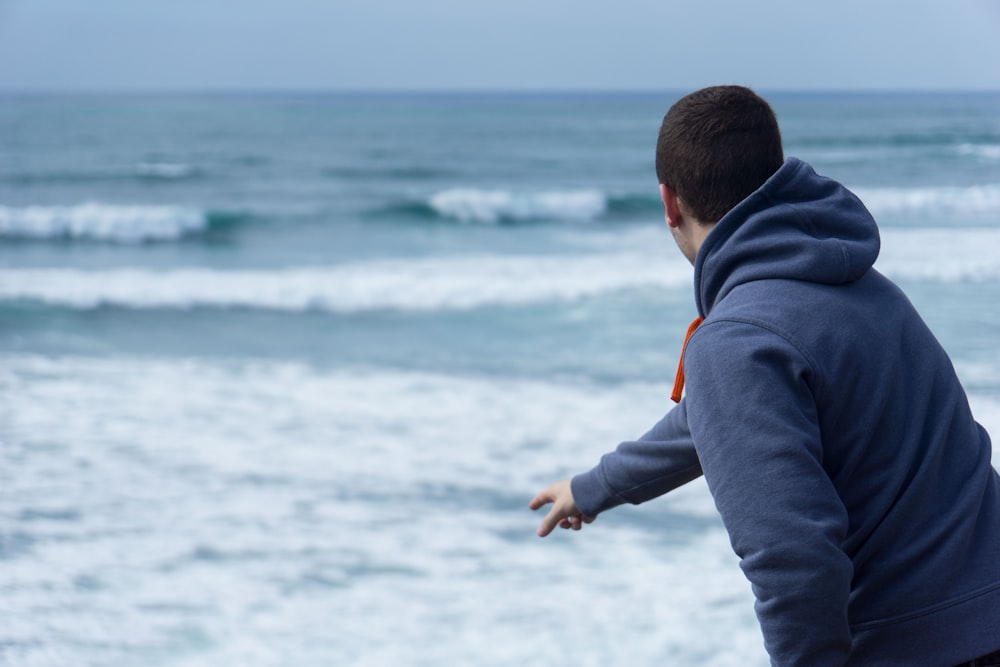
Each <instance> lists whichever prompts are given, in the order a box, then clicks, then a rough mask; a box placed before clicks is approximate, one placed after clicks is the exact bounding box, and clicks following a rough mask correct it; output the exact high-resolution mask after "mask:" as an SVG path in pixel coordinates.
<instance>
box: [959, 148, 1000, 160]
mask: <svg viewBox="0 0 1000 667" xmlns="http://www.w3.org/2000/svg"><path fill="white" fill-rule="evenodd" d="M958 152H959V153H960V154H961V155H971V156H973V157H977V158H979V159H981V160H983V161H988V162H994V161H997V160H1000V144H962V145H960V146H959V147H958Z"/></svg>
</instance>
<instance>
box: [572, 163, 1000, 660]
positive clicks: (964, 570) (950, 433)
mask: <svg viewBox="0 0 1000 667" xmlns="http://www.w3.org/2000/svg"><path fill="white" fill-rule="evenodd" d="M878 251H879V236H878V229H877V227H876V225H875V221H874V220H873V219H872V217H871V215H870V214H869V212H868V211H867V210H866V209H865V207H864V205H863V204H862V203H861V202H860V201H859V200H858V199H857V198H856V197H855V196H854V195H853V194H851V193H850V192H849V191H848V190H847V189H846V188H844V187H843V186H841V185H840V184H838V183H837V182H835V181H833V180H830V179H827V178H823V177H820V176H818V175H817V174H816V173H815V172H814V171H813V170H812V168H811V167H809V165H807V164H805V163H804V162H801V161H799V160H796V159H794V158H790V159H789V160H787V161H786V162H785V164H784V165H783V166H782V167H781V168H780V169H779V170H778V171H777V172H776V173H775V174H774V175H773V176H772V177H771V178H770V179H768V181H767V182H766V183H764V184H763V185H762V186H761V187H760V188H759V189H758V190H757V191H756V192H754V193H753V194H751V195H750V196H749V197H748V198H747V199H745V200H744V201H742V202H741V203H740V204H739V205H737V206H736V207H735V208H733V209H732V210H731V211H730V212H729V213H727V214H726V215H725V216H724V217H723V218H722V219H721V220H720V221H719V222H718V223H717V224H716V225H715V227H714V228H713V229H712V231H711V232H710V233H709V235H708V236H707V238H706V239H705V242H704V243H703V245H702V247H701V248H700V249H699V252H698V255H697V257H696V260H695V273H694V287H695V299H696V302H697V306H698V311H699V315H700V316H701V317H702V318H704V321H703V323H702V324H701V325H700V326H698V328H697V329H696V330H695V331H694V332H693V334H692V335H691V336H690V340H689V341H688V343H687V344H686V346H685V351H684V354H683V360H682V363H683V369H684V376H685V377H686V382H687V387H686V396H685V397H684V398H683V399H682V400H681V402H680V403H679V404H678V405H677V406H676V407H675V408H674V409H673V410H671V411H670V412H669V413H668V414H667V415H666V416H665V417H664V418H663V420H661V421H660V423H658V424H657V425H656V426H654V427H653V429H652V430H650V432H649V433H647V434H645V435H644V436H642V437H641V438H639V439H638V440H636V441H631V442H624V443H622V444H621V445H619V447H618V449H616V450H615V451H614V452H612V453H610V454H607V455H605V456H604V457H603V458H602V459H601V462H600V463H599V464H598V465H597V466H596V467H595V468H594V469H593V470H591V471H589V472H587V473H584V474H582V475H578V476H577V477H575V478H573V481H572V490H573V495H574V499H575V501H576V504H577V507H578V508H579V509H580V511H581V512H582V513H583V514H584V515H587V516H596V515H597V514H598V513H600V512H601V511H604V510H606V509H609V508H611V507H614V506H616V505H618V504H621V503H625V502H629V503H639V502H643V501H645V500H648V499H650V498H653V497H656V496H658V495H661V494H663V493H665V492H667V491H669V490H671V489H673V488H675V487H677V486H679V485H681V484H684V483H686V482H688V481H690V480H692V479H694V478H696V477H698V476H699V475H701V474H704V476H705V479H706V481H707V483H708V487H709V490H710V491H711V493H712V496H713V498H714V500H715V504H716V507H717V508H718V511H719V513H720V515H721V516H722V520H723V523H724V524H725V527H726V529H727V531H728V533H729V536H730V541H731V544H732V547H733V550H734V551H735V552H736V554H737V555H738V556H739V557H740V566H741V568H742V569H743V571H744V573H745V575H746V576H747V578H748V579H749V580H750V583H751V587H752V589H753V593H754V596H755V597H756V604H755V610H756V612H757V617H758V619H759V621H760V625H761V630H762V632H763V635H764V644H765V647H766V649H767V651H768V653H769V655H770V656H771V661H772V664H774V665H810V666H821V665H880V666H882V665H901V666H902V665H906V666H913V665H928V666H933V665H941V666H942V667H947V666H948V665H953V664H956V663H959V662H962V661H966V660H971V659H973V658H975V657H977V656H979V655H982V654H985V653H988V652H990V651H992V650H995V649H997V648H1000V476H998V475H997V472H996V471H995V470H994V469H993V468H992V466H991V464H990V456H991V445H990V440H989V436H988V435H987V433H986V431H985V430H984V429H983V428H982V427H981V426H980V425H979V424H977V423H976V422H975V421H974V419H973V417H972V414H971V411H970V409H969V405H968V402H967V399H966V396H965V393H964V391H963V389H962V387H961V385H960V383H959V381H958V378H957V376H956V375H955V372H954V369H953V367H952V364H951V361H950V360H949V358H948V356H947V354H946V353H945V351H944V350H943V349H942V348H941V346H940V344H939V343H938V342H937V341H936V340H935V338H934V336H933V335H932V334H931V332H930V330H929V329H928V328H927V326H926V325H925V324H924V322H923V321H922V320H921V318H920V317H919V315H918V314H917V313H916V311H915V310H914V308H913V306H912V305H911V304H910V302H909V301H908V300H907V298H906V297H905V296H904V295H903V293H902V292H901V291H900V290H899V289H898V288H897V287H896V286H895V285H894V284H893V283H892V282H890V281H889V280H888V279H886V278H885V277H884V276H882V275H881V274H879V273H878V272H877V271H876V270H875V269H873V268H872V265H873V263H874V261H875V258H876V257H877V256H878Z"/></svg>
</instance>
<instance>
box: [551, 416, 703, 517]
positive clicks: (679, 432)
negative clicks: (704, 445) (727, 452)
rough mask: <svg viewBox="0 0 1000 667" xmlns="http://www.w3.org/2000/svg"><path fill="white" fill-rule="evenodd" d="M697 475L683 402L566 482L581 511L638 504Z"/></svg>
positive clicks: (590, 512) (587, 512) (595, 512)
mask: <svg viewBox="0 0 1000 667" xmlns="http://www.w3.org/2000/svg"><path fill="white" fill-rule="evenodd" d="M700 476H701V464H700V463H699V461H698V455H697V454H696V453H695V449H694V444H693V443H692V442H691V431H690V430H689V429H688V423H687V410H686V407H685V405H684V401H681V402H680V404H678V405H677V406H675V407H674V408H673V409H672V410H671V411H670V412H668V413H667V414H666V416H665V417H663V419H661V420H660V421H659V422H658V423H657V424H656V425H655V426H654V427H653V428H652V429H650V431H649V432H648V433H646V434H645V435H643V436H642V437H641V438H639V439H638V440H633V441H627V442H623V443H621V444H620V445H618V448H617V449H615V451H613V452H610V453H608V454H605V455H604V456H603V457H602V458H601V461H600V463H598V464H597V465H596V466H595V467H594V468H593V469H592V470H590V471H589V472H585V473H583V474H580V475H577V476H576V477H574V478H573V480H572V482H571V489H572V491H573V499H574V501H575V502H576V506H577V508H579V510H580V511H581V512H582V513H583V514H584V515H585V516H597V515H598V514H600V513H601V512H603V511H604V510H607V509H611V508H612V507H616V506H618V505H621V504H623V503H632V504H634V505H635V504H639V503H642V502H645V501H647V500H650V499H652V498H656V497H657V496H661V495H663V494H664V493H666V492H668V491H671V490H673V489H676V488H677V487H678V486H682V485H684V484H687V483H688V482H690V481H691V480H693V479H696V478H698V477H700Z"/></svg>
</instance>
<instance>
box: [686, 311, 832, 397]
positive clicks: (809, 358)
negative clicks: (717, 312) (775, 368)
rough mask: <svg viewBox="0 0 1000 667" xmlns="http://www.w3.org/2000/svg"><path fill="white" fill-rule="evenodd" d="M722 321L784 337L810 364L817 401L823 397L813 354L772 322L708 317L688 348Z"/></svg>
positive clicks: (694, 334) (692, 336) (695, 333)
mask: <svg viewBox="0 0 1000 667" xmlns="http://www.w3.org/2000/svg"><path fill="white" fill-rule="evenodd" d="M722 322H729V323H732V324H745V325H747V326H752V327H756V328H758V329H763V330H764V331H767V332H769V333H771V334H773V335H775V336H777V337H778V338H780V339H782V340H783V341H785V342H786V343H788V345H790V346H791V347H792V349H794V350H795V351H796V352H798V353H799V354H800V355H801V356H802V358H803V359H804V360H805V361H806V363H807V364H808V365H809V370H810V372H811V373H812V377H813V382H814V384H813V391H814V392H815V396H816V400H817V402H819V400H820V398H821V395H822V393H823V386H822V379H821V377H820V374H819V373H818V372H817V370H816V369H817V368H819V366H818V364H816V362H815V360H814V359H813V358H812V355H810V354H809V353H808V352H807V351H805V350H804V349H802V347H801V346H799V344H798V343H796V342H795V341H794V340H792V338H791V337H790V336H788V335H787V334H785V333H784V332H783V331H780V330H778V329H777V328H775V327H774V326H772V325H770V324H767V323H765V322H758V321H754V320H752V319H749V318H744V317H731V316H722V317H719V318H717V319H715V318H713V319H712V320H711V321H709V320H707V319H706V320H705V322H704V323H703V324H702V325H701V326H699V327H698V328H697V329H695V331H694V333H693V334H691V340H689V341H688V346H687V349H690V347H691V345H690V343H691V341H693V340H694V338H695V336H697V335H698V334H699V333H701V332H702V331H704V330H705V329H706V328H708V327H710V326H711V325H713V324H719V323H722ZM687 349H686V350H685V352H684V356H685V362H686V357H687Z"/></svg>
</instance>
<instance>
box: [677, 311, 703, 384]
mask: <svg viewBox="0 0 1000 667" xmlns="http://www.w3.org/2000/svg"><path fill="white" fill-rule="evenodd" d="M704 321H705V320H704V318H701V317H696V318H694V322H692V323H691V326H689V327H688V330H687V333H686V334H684V345H683V346H681V358H680V361H678V362H677V375H675V376H674V390H673V391H672V392H671V393H670V400H672V401H673V402H674V403H680V402H681V393H682V392H683V391H684V350H686V349H687V346H688V340H689V339H690V338H691V334H693V333H694V330H695V329H697V328H698V325H699V324H701V323H702V322H704Z"/></svg>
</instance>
